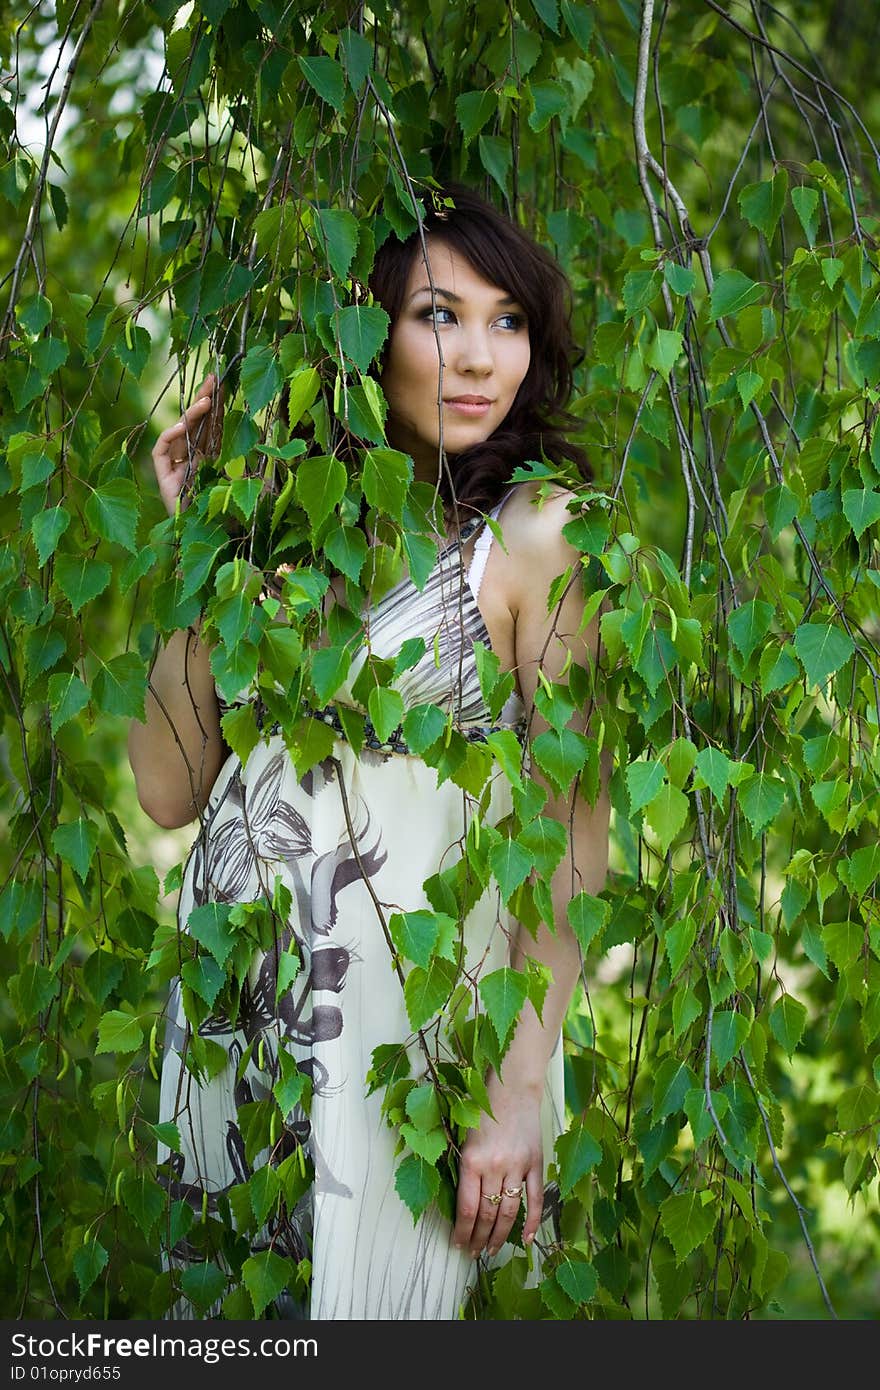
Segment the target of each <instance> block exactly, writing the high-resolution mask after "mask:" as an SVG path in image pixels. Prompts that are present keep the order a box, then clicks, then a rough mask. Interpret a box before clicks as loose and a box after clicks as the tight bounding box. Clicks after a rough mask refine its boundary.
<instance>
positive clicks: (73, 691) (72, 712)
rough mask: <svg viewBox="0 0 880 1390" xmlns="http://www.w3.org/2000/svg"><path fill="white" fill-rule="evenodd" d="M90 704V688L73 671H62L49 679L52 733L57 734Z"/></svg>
mask: <svg viewBox="0 0 880 1390" xmlns="http://www.w3.org/2000/svg"><path fill="white" fill-rule="evenodd" d="M88 703H89V691H88V687H87V686H86V685H84V684H83V682H82V681H81V680H80V678H79V676H77V675H76V674H75V673H74V672H73V671H62V672H59V673H58V674H57V675H54V676H50V677H49V708H50V710H51V712H52V718H51V727H52V733H53V735H54V734H57V732H58V730H59V729H61V728H63V727H64V725H65V724H66V723H67V722H68V720H69V719H73V718H75V716H76V715H77V714H79V712H80V710H81V709H84V708H85V706H86V705H87V704H88Z"/></svg>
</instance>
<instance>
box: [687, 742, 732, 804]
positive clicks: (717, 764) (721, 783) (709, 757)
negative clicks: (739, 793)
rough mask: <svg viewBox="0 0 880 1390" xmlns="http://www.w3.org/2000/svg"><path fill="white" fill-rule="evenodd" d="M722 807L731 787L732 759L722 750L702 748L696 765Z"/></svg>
mask: <svg viewBox="0 0 880 1390" xmlns="http://www.w3.org/2000/svg"><path fill="white" fill-rule="evenodd" d="M694 765H695V767H696V769H697V772H699V774H700V776H701V777H702V779H703V781H704V782H705V783H706V785H707V787H709V789H710V791H711V792H712V795H713V796H714V798H715V800H716V801H717V802H718V805H719V806H720V805H721V803H722V802H723V800H724V793H725V792H726V790H727V788H728V787H729V785H730V759H729V758H728V756H727V754H726V753H722V751H721V749H720V748H701V749H700V751H699V753H698V754H697V758H696V763H695V764H694Z"/></svg>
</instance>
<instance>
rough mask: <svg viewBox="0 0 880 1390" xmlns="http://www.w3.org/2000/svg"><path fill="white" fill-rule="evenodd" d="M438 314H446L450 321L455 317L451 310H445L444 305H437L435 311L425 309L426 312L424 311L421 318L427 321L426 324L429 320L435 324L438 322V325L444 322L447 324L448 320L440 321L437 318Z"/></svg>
mask: <svg viewBox="0 0 880 1390" xmlns="http://www.w3.org/2000/svg"><path fill="white" fill-rule="evenodd" d="M440 314H448V315H449V318H450V319H452V320H454V319H455V315H454V314H453V312H452V310H451V309H447V308H446V307H445V305H443V304H438V305H437V308H436V309H427V310H426V311H425V313H424V314H422V318H423V319H427V320H428V322H430V321H431V319H434V320H436V322H438V323H446V322H448V320H446V319H441V318H440V317H439V316H440Z"/></svg>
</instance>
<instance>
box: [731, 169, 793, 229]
mask: <svg viewBox="0 0 880 1390" xmlns="http://www.w3.org/2000/svg"><path fill="white" fill-rule="evenodd" d="M787 193H788V174H787V173H786V172H785V170H784V169H780V170H779V173H778V174H774V176H773V178H772V179H765V180H763V182H761V183H750V184H747V185H746V187H745V188H743V189H742V190H741V192H740V195H739V198H738V199H737V201H738V202H739V207H740V211H741V213H742V215H743V217H744V218H745V219H746V221H747V222H751V224H752V226H753V227H757V229H758V231H759V232H762V233H763V234H764V236H765V237H766V238H767V240H768V241H771V240H772V239H773V233H774V232H775V231H776V228H777V226H778V224H779V219H780V217H781V216H782V213H783V209H784V208H785V199H786V195H787Z"/></svg>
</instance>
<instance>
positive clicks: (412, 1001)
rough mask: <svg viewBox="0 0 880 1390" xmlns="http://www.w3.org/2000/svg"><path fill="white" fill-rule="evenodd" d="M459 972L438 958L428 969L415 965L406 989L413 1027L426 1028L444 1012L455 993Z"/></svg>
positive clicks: (452, 965)
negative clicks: (448, 1000)
mask: <svg viewBox="0 0 880 1390" xmlns="http://www.w3.org/2000/svg"><path fill="white" fill-rule="evenodd" d="M457 973H458V972H457V969H456V967H455V965H454V964H452V962H450V961H447V960H439V959H438V958H437V957H436V956H434V958H433V959H432V961H431V966H430V969H428V970H424V969H423V968H422V967H421V966H420V965H414V966H413V968H412V970H411V971H410V972H409V974H408V975H407V977H406V982H405V984H404V987H403V997H404V1001H405V1003H406V1011H407V1014H408V1015H409V1021H410V1025H411V1027H413V1028H423V1027H424V1025H425V1024H426V1023H427V1022H428V1020H429V1019H431V1018H433V1017H434V1015H435V1014H436V1013H438V1012H439V1010H440V1009H442V1007H443V1005H444V1004H445V1003H446V1000H447V999H448V998H449V996H450V994H451V993H452V989H453V986H454V985H455V980H456V976H457Z"/></svg>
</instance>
